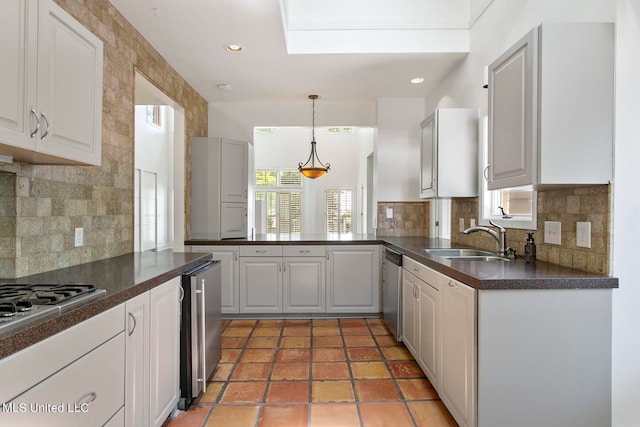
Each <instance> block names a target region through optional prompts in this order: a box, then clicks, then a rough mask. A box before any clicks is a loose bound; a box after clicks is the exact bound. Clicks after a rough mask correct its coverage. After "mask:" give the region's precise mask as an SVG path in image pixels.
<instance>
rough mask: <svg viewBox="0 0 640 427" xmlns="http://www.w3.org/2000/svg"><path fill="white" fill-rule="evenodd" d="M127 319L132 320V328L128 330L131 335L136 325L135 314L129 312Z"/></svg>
mask: <svg viewBox="0 0 640 427" xmlns="http://www.w3.org/2000/svg"><path fill="white" fill-rule="evenodd" d="M129 319H131V320H133V328H131V329H130V330H129V336H131V335H133V331H135V330H136V326H137V325H138V322H137V321H136V316H134V315H133V314H131V313H129Z"/></svg>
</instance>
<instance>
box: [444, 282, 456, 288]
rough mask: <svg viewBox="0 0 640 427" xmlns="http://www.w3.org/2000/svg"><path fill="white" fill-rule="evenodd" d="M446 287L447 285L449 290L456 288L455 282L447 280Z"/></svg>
mask: <svg viewBox="0 0 640 427" xmlns="http://www.w3.org/2000/svg"><path fill="white" fill-rule="evenodd" d="M447 285H449V287H450V288H457V287H458V285H456V282H454V281H451V280H449V283H447Z"/></svg>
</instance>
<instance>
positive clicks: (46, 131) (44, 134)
mask: <svg viewBox="0 0 640 427" xmlns="http://www.w3.org/2000/svg"><path fill="white" fill-rule="evenodd" d="M40 115H41V116H42V118H43V119H44V122H45V123H46V124H47V128H46V129H45V130H44V133H43V134H42V136H41V137H40V141H43V140H44V139H45V138H46V137H47V135H49V120H47V116H45V115H44V113H40Z"/></svg>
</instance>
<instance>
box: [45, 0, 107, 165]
mask: <svg viewBox="0 0 640 427" xmlns="http://www.w3.org/2000/svg"><path fill="white" fill-rule="evenodd" d="M39 3H40V6H39V16H38V25H39V27H38V95H37V96H38V107H37V111H38V112H39V115H40V122H41V123H40V133H39V135H40V137H39V138H37V150H38V151H39V152H42V153H46V154H50V155H53V156H56V157H62V158H65V159H70V160H74V161H77V162H81V163H87V164H92V165H100V159H101V154H102V153H101V141H102V63H103V59H102V50H103V47H102V41H101V40H100V39H98V38H97V37H96V36H95V35H93V34H92V33H91V32H90V31H89V30H87V29H86V28H85V27H83V26H82V25H81V24H80V23H79V22H77V21H76V20H75V19H73V18H72V17H71V16H70V15H69V14H68V13H67V12H65V11H64V10H63V9H62V8H61V7H59V6H58V5H56V4H55V3H54V2H53V1H52V0H40V2H39Z"/></svg>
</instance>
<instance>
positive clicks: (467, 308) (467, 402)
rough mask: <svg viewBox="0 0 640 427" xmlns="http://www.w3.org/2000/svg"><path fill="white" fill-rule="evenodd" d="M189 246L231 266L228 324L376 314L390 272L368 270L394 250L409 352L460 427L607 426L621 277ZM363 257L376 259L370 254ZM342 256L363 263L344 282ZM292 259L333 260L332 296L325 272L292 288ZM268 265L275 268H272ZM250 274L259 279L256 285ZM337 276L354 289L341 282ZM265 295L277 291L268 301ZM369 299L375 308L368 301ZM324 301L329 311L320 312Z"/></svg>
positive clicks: (359, 248) (430, 256) (289, 246)
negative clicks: (344, 301)
mask: <svg viewBox="0 0 640 427" xmlns="http://www.w3.org/2000/svg"><path fill="white" fill-rule="evenodd" d="M185 245H187V247H188V248H190V249H191V250H193V251H195V252H211V253H212V254H213V258H214V259H221V260H222V264H223V278H224V279H223V282H226V283H227V287H226V289H225V287H224V286H223V300H225V298H226V301H227V305H226V307H223V310H224V309H225V308H226V313H227V314H226V316H228V317H247V316H248V317H255V316H263V315H270V316H273V315H274V314H273V313H278V315H279V316H284V317H286V316H302V315H306V316H310V315H313V313H316V312H319V313H325V315H326V313H332V312H335V311H334V310H335V309H336V307H335V301H334V295H344V296H349V297H351V298H354V299H355V300H356V301H360V303H361V304H360V306H359V307H360V308H361V309H362V310H360V311H357V312H359V313H362V312H366V313H371V314H377V313H379V312H380V311H381V307H382V304H380V302H379V299H378V300H377V303H376V298H380V295H381V292H380V286H381V284H380V279H379V277H380V275H379V270H380V269H381V268H380V267H379V266H378V267H375V266H374V267H373V268H374V270H376V271H375V272H374V273H373V275H372V274H370V273H369V269H370V268H372V267H371V264H367V263H365V264H362V261H363V260H368V259H373V260H374V261H372V262H373V263H374V265H375V263H376V262H377V263H380V261H381V259H382V256H381V252H382V251H381V249H382V247H383V246H389V247H392V248H394V249H396V250H398V251H400V252H402V253H403V254H404V257H403V258H404V260H403V263H404V266H403V270H404V274H403V284H402V287H403V295H402V301H403V302H402V304H403V307H402V309H401V311H402V313H403V315H402V319H403V323H404V325H403V330H404V333H403V334H402V335H403V341H404V344H405V346H406V347H407V348H408V349H409V351H410V352H411V353H412V354H413V356H414V357H415V359H416V361H417V362H418V364H419V365H420V367H421V368H422V370H423V371H424V372H425V374H426V376H427V377H428V378H429V380H430V382H431V383H432V384H433V385H434V387H435V388H436V390H437V391H438V394H439V395H440V397H441V398H442V400H443V402H444V403H445V404H446V406H447V408H448V409H449V411H450V412H451V414H452V415H453V416H454V418H455V419H456V421H457V422H458V424H460V425H461V426H481V427H483V426H502V425H519V426H532V427H533V426H540V425H546V426H563V425H581V426H594V427H596V426H603V425H608V423H609V420H610V418H611V403H610V402H611V396H610V390H611V370H610V366H611V314H612V313H611V296H612V290H613V289H614V288H617V287H618V280H617V279H616V278H613V277H609V276H603V275H598V274H592V273H586V272H582V271H578V270H575V269H571V268H566V267H562V266H558V265H553V264H548V263H544V262H537V263H530V264H528V263H526V262H525V261H524V259H522V258H517V259H515V260H509V261H502V260H498V261H495V260H494V261H478V260H456V259H447V258H446V257H443V256H437V255H435V254H434V253H433V252H432V253H429V252H427V251H425V249H438V248H440V249H443V248H451V247H456V248H461V247H463V245H457V244H455V245H453V244H452V243H451V242H450V241H448V240H442V239H428V238H423V237H374V236H367V235H356V236H339V237H338V236H321V235H311V236H301V237H295V238H291V237H284V238H272V237H268V236H257V237H255V238H251V239H232V240H206V239H202V240H200V239H192V240H189V241H186V242H185ZM366 248H369V249H370V250H371V252H369V255H370V256H371V258H367V256H366V255H365V249H366ZM340 249H344V250H346V251H348V252H347V258H345V259H348V257H349V256H353V255H354V254H355V255H357V257H356V258H354V259H355V260H358V261H357V262H354V261H353V260H352V261H347V262H346V263H345V265H346V267H345V268H344V269H343V270H344V271H342V272H341V273H339V274H337V273H336V271H335V268H334V267H333V266H332V265H331V259H332V257H333V256H335V254H336V253H340V252H338V251H339V250H340ZM349 252H351V253H349ZM287 254H288V255H290V256H291V255H294V254H298V255H300V256H301V257H303V256H307V255H309V256H311V255H312V258H314V259H317V260H318V261H320V260H322V261H326V262H327V264H326V270H324V271H326V277H327V281H326V284H327V286H326V292H324V293H323V289H324V287H323V286H324V282H323V281H322V280H321V279H322V274H323V271H322V270H321V269H320V271H319V270H318V269H315V270H311V271H314V272H316V273H317V274H320V279H318V280H315V279H314V280H312V281H311V283H312V284H314V285H315V286H312V287H311V288H312V289H313V292H311V293H309V292H306V291H308V290H309V287H306V288H305V289H304V291H305V292H302V293H300V292H297V291H296V290H295V288H287V287H286V286H285V287H283V286H282V283H283V282H282V281H281V275H282V274H283V272H282V270H283V269H284V270H285V271H287V264H286V259H287ZM323 255H325V257H323ZM261 257H264V258H261ZM267 258H269V261H271V264H270V265H266V264H264V260H266V259H267ZM243 260H244V262H243ZM261 260H263V261H262V263H261ZM225 264H226V270H225ZM363 265H364V267H363ZM253 268H256V270H255V272H256V273H258V274H255V275H253V276H255V279H252V269H253ZM243 271H244V273H243ZM289 271H291V268H290V267H289ZM318 271H319V273H318ZM225 274H226V276H225ZM269 274H270V275H271V276H269ZM340 274H345V275H346V276H345V277H346V279H344V280H339V275H340ZM360 276H363V277H365V280H360V279H361V277H360ZM270 277H271V278H272V279H270ZM372 277H373V278H375V282H371V283H369V287H368V288H367V287H366V286H365V285H364V284H365V283H366V282H367V280H371V278H372ZM279 280H280V281H279ZM336 280H339V283H340V284H339V285H336V283H337V282H336ZM307 284H308V283H307ZM265 285H266V286H267V287H268V286H271V288H269V291H268V292H265V293H260V292H262V291H263V290H264V289H263V288H264V286H265ZM352 286H354V287H355V288H356V289H357V292H353V291H354V290H353V289H351V287H352ZM382 286H384V284H382ZM252 292H255V293H256V294H255V295H256V296H255V299H256V300H257V301H260V304H264V299H265V298H268V297H269V296H271V298H272V299H271V304H269V305H268V306H264V305H263V306H262V307H260V306H255V307H252V306H251V304H252V303H251V301H252V300H253V297H252ZM225 293H226V296H225ZM287 293H290V295H289V296H287ZM293 294H295V295H303V297H304V298H303V300H307V301H314V302H315V303H316V307H315V308H316V310H315V311H313V310H308V311H304V310H301V309H300V307H298V309H297V310H296V308H295V307H293V306H291V305H290V304H287V302H286V299H287V298H290V297H291V295H293ZM373 294H375V295H373ZM325 295H326V298H325V299H323V297H324V296H325ZM370 295H373V296H372V297H371V298H373V300H374V301H373V305H372V304H371V300H370V299H367V298H369V296H370ZM243 298H244V299H245V300H244V301H243V300H242V299H243ZM358 298H360V300H358ZM283 300H284V303H283V302H282V301H283ZM324 301H326V305H325V306H324V307H321V306H319V307H317V305H318V304H320V305H321V304H322V303H323V302H324ZM340 308H342V309H343V311H342V312H343V313H351V311H350V310H349V309H353V308H358V304H351V305H350V306H344V305H343V306H342V307H340ZM249 313H250V314H249ZM338 314H340V313H338Z"/></svg>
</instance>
